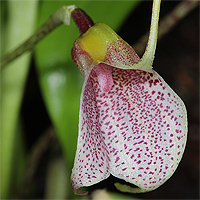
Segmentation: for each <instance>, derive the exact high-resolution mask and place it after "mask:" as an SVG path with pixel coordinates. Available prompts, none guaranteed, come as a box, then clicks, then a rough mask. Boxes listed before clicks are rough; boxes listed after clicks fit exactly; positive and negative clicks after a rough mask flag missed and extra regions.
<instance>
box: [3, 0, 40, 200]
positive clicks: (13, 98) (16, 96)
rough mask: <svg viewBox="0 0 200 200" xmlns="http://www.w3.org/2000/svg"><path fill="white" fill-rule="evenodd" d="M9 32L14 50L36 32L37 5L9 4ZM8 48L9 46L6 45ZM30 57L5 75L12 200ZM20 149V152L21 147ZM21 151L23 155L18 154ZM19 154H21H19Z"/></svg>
mask: <svg viewBox="0 0 200 200" xmlns="http://www.w3.org/2000/svg"><path fill="white" fill-rule="evenodd" d="M7 5H8V8H7V9H8V22H7V30H6V31H5V32H4V36H5V37H6V38H2V40H6V46H5V47H4V49H6V50H7V51H8V50H11V49H13V48H15V47H16V46H18V45H19V44H20V43H22V42H23V41H24V40H25V39H26V38H27V37H29V36H30V35H31V34H32V33H33V31H34V28H35V27H34V24H35V20H36V10H37V1H8V2H7ZM4 44H5V43H4ZM29 62H30V53H26V54H24V55H23V56H21V57H20V58H18V59H17V60H15V61H14V62H12V63H11V64H10V65H8V66H7V67H6V68H5V69H4V70H3V71H2V74H1V86H2V91H1V198H3V199H4V198H9V196H10V195H11V194H10V188H11V186H12V185H14V184H15V182H14V180H13V174H16V173H18V172H17V169H18V167H17V166H16V165H17V163H14V155H16V154H17V153H20V152H21V150H20V147H19V145H21V143H20V142H19V141H18V142H19V143H16V141H15V140H16V139H17V138H19V137H18V134H20V132H18V131H17V130H18V129H17V126H18V123H19V110H20V106H21V102H22V96H23V91H24V87H25V81H26V77H27V73H28V69H29ZM17 146H18V147H19V148H18V147H17ZM18 150H19V151H18ZM17 151H18V152H17Z"/></svg>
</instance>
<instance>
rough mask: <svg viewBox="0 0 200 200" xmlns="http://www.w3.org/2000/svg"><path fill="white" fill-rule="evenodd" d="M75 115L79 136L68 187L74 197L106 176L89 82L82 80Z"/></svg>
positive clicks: (106, 160)
mask: <svg viewBox="0 0 200 200" xmlns="http://www.w3.org/2000/svg"><path fill="white" fill-rule="evenodd" d="M80 106H81V107H80V113H79V136H78V144H77V150H76V157H75V161H74V167H73V169H72V175H71V183H72V188H73V190H74V192H75V193H76V194H85V192H83V191H82V190H80V189H79V188H80V187H82V186H90V185H93V184H95V183H98V182H100V181H101V180H103V179H106V178H107V177H108V176H109V175H110V172H109V157H108V151H107V149H106V148H105V147H106V145H105V142H104V139H105V137H104V136H103V135H102V134H101V131H100V125H99V114H98V110H97V103H96V97H95V92H94V90H93V87H92V83H91V80H90V78H87V77H86V78H85V82H84V85H83V90H82V95H81V105H80Z"/></svg>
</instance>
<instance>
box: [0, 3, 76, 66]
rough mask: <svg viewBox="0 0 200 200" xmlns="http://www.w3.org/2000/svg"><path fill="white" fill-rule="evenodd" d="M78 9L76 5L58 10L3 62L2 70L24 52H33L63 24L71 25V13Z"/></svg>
mask: <svg viewBox="0 0 200 200" xmlns="http://www.w3.org/2000/svg"><path fill="white" fill-rule="evenodd" d="M75 8H76V6H75V5H72V6H62V7H61V8H60V9H58V10H56V11H55V12H54V13H53V14H52V15H51V16H50V17H49V19H48V20H47V21H46V22H45V23H44V24H43V25H42V26H41V27H40V28H39V29H38V30H37V31H36V32H35V33H34V34H33V35H32V36H31V37H30V38H29V39H28V40H26V42H24V43H23V44H22V45H20V46H19V47H18V48H17V49H15V50H14V51H12V52H11V53H8V54H7V55H6V56H5V57H4V58H3V59H2V61H1V69H2V68H3V67H5V66H6V65H7V64H8V63H10V62H12V61H13V60H14V59H15V58H17V57H19V56H20V55H22V54H23V53H24V52H26V51H28V50H31V49H32V48H33V47H34V46H35V45H36V44H37V43H38V42H39V41H40V40H42V39H43V38H44V37H45V36H46V35H48V34H49V33H50V32H51V31H53V30H54V29H55V28H56V27H58V26H60V25H61V24H62V23H64V24H66V25H70V16H71V12H72V11H73V10H74V9H75Z"/></svg>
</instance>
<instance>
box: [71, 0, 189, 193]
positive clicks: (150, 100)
mask: <svg viewBox="0 0 200 200" xmlns="http://www.w3.org/2000/svg"><path fill="white" fill-rule="evenodd" d="M159 10H160V0H155V1H154V4H153V12H152V21H151V28H150V35H149V41H148V44H147V48H146V52H145V54H144V55H143V57H142V58H141V59H140V58H139V56H138V55H137V53H136V52H135V51H134V50H133V48H132V47H131V46H129V45H128V44H127V43H126V42H125V41H124V40H122V39H121V38H120V37H119V36H118V35H117V34H116V33H115V32H114V31H113V30H112V29H111V28H110V27H109V26H107V25H106V24H104V23H96V24H94V23H93V21H92V20H91V18H90V17H89V16H88V15H87V14H86V13H85V12H84V11H82V10H81V9H79V8H75V9H73V10H72V11H71V16H72V18H73V20H74V21H75V23H76V24H77V26H78V28H79V30H80V33H81V35H80V37H79V38H78V39H77V40H76V41H75V43H74V46H73V48H72V59H73V60H74V61H75V63H76V65H77V66H78V68H79V70H80V71H81V73H82V75H83V76H84V84H83V88H82V93H81V99H80V113H79V135H78V143H77V151H76V156H75V161H74V167H73V169H72V175H71V183H72V188H73V190H74V193H75V194H87V192H85V191H82V190H81V189H80V187H83V186H91V185H93V184H96V183H98V182H100V181H102V180H104V179H106V178H108V177H109V176H110V174H112V175H113V176H115V177H117V178H119V179H123V180H125V181H126V182H129V183H132V184H134V186H135V187H134V186H133V187H130V186H125V185H122V184H120V183H116V184H115V186H116V187H117V188H118V189H119V190H121V191H124V192H133V193H140V192H148V191H152V190H154V189H156V188H158V187H159V186H160V185H162V184H163V183H164V182H165V181H167V180H168V179H169V178H170V177H171V176H172V174H173V173H174V171H175V170H176V168H177V166H178V164H179V162H180V160H181V158H182V155H183V152H184V149H185V145H186V138H187V113H186V108H185V105H184V103H183V101H182V100H181V99H180V97H179V96H178V95H177V94H176V93H175V92H174V91H173V90H172V89H171V88H170V87H169V85H168V84H167V83H166V82H165V81H164V80H163V78H162V77H161V76H160V75H159V74H158V73H157V72H155V71H154V70H153V69H152V63H153V59H154V54H155V49H156V42H157V29H158V19H159Z"/></svg>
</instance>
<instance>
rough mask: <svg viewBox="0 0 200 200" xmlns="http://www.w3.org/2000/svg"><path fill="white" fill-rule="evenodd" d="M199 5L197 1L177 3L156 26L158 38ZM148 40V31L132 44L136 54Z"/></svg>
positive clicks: (140, 51) (187, 0)
mask: <svg viewBox="0 0 200 200" xmlns="http://www.w3.org/2000/svg"><path fill="white" fill-rule="evenodd" d="M198 5H199V2H198V1H191V0H186V1H183V2H181V3H179V4H178V5H177V6H176V7H175V8H174V9H173V10H172V11H171V12H170V13H168V14H167V15H166V16H165V17H164V18H163V19H162V20H161V21H160V25H159V27H158V30H159V31H158V39H161V38H162V37H163V36H164V35H166V34H167V33H168V32H169V31H171V30H172V29H173V28H174V27H175V26H176V24H177V23H178V22H179V21H180V20H181V19H183V18H184V17H185V16H187V15H188V14H189V13H190V12H191V11H192V10H194V9H195V8H196V7H197V6H198ZM147 40H148V33H146V34H145V35H143V36H142V37H141V38H140V39H139V41H138V42H137V43H136V44H134V45H133V48H134V50H135V51H136V52H137V54H138V55H141V54H142V52H143V51H144V48H145V45H146V42H147Z"/></svg>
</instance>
